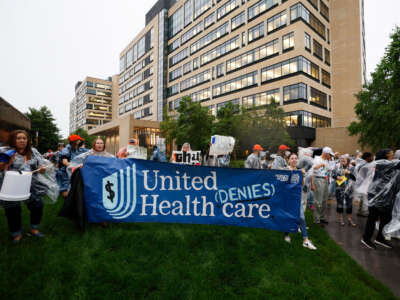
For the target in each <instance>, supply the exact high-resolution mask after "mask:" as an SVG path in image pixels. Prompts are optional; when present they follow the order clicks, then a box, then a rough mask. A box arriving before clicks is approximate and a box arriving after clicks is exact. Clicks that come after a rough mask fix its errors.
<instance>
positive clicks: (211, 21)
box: [204, 12, 215, 28]
mask: <svg viewBox="0 0 400 300" xmlns="http://www.w3.org/2000/svg"><path fill="white" fill-rule="evenodd" d="M214 23H215V12H213V13H212V14H210V15H209V16H207V17H206V18H205V19H204V28H207V27H209V26H211V25H212V24H214Z"/></svg>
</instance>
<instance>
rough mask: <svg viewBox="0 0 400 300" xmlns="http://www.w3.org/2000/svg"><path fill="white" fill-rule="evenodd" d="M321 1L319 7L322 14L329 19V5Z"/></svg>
mask: <svg viewBox="0 0 400 300" xmlns="http://www.w3.org/2000/svg"><path fill="white" fill-rule="evenodd" d="M319 3H320V6H319V7H320V12H321V15H322V16H323V17H325V19H326V20H328V21H329V7H328V6H327V5H326V4H325V3H324V2H323V1H322V0H320V1H319Z"/></svg>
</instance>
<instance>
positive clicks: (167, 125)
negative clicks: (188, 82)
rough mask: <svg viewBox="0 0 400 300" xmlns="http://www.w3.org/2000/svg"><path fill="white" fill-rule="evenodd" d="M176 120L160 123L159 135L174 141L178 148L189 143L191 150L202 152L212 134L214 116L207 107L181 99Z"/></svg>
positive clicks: (185, 98)
mask: <svg viewBox="0 0 400 300" xmlns="http://www.w3.org/2000/svg"><path fill="white" fill-rule="evenodd" d="M178 113H179V116H178V118H177V119H173V118H171V117H167V118H166V119H165V120H164V121H163V122H161V125H160V128H161V133H162V134H163V136H164V137H165V138H166V140H167V141H172V140H175V142H176V143H177V144H178V146H181V145H182V144H183V143H185V142H188V143H190V145H191V147H192V149H193V150H204V149H206V148H207V145H208V144H209V143H210V137H211V135H212V132H213V126H214V124H213V122H214V116H212V115H211V114H210V113H209V111H208V108H207V107H202V106H201V105H200V103H198V102H193V101H192V99H191V98H190V97H183V98H182V100H181V102H180V103H179V108H178Z"/></svg>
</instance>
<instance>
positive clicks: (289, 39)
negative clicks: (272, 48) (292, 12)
mask: <svg viewBox="0 0 400 300" xmlns="http://www.w3.org/2000/svg"><path fill="white" fill-rule="evenodd" d="M293 47H294V32H291V33H289V34H286V35H284V36H283V37H282V49H283V50H287V49H291V48H293Z"/></svg>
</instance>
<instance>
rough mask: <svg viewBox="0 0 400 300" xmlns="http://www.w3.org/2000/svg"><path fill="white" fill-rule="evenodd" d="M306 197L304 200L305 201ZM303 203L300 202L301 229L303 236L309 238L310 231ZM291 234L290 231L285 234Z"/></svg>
mask: <svg viewBox="0 0 400 300" xmlns="http://www.w3.org/2000/svg"><path fill="white" fill-rule="evenodd" d="M305 200H306V199H304V200H302V201H305ZM303 207H304V206H303V204H302V203H300V223H299V226H300V230H301V235H302V236H303V238H304V239H305V238H308V233H307V224H306V217H305V215H304V208H303ZM286 235H289V233H288V232H285V236H286Z"/></svg>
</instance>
